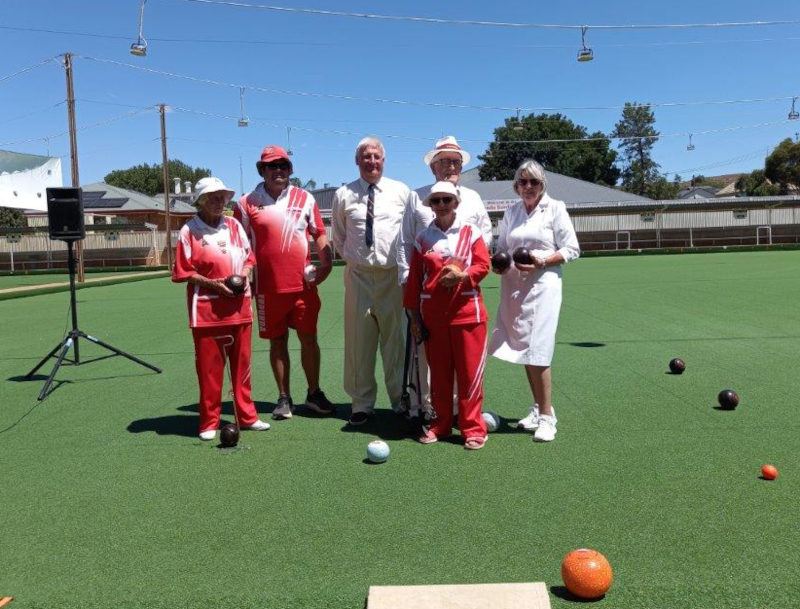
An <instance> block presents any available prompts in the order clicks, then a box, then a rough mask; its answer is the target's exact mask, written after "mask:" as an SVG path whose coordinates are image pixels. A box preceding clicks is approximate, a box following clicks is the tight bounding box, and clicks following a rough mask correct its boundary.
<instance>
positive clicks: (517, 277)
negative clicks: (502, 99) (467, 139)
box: [489, 160, 580, 442]
mask: <svg viewBox="0 0 800 609" xmlns="http://www.w3.org/2000/svg"><path fill="white" fill-rule="evenodd" d="M514 190H516V192H517V194H518V195H519V196H520V197H522V201H520V202H518V203H517V204H515V205H514V206H513V207H510V208H509V209H507V210H506V213H505V215H504V216H503V219H502V220H501V221H500V225H499V236H498V241H497V250H496V251H498V252H500V251H504V252H507V253H508V255H509V256H513V253H514V251H515V250H517V249H518V248H526V249H528V250H530V252H531V257H532V263H531V264H522V263H518V262H514V263H512V264H511V266H510V267H509V268H508V269H506V270H505V271H503V272H501V275H502V279H501V282H500V305H499V306H498V308H497V315H496V318H495V327H494V330H493V331H492V337H491V342H490V344H489V352H490V353H491V354H492V355H494V356H495V357H496V358H498V359H501V360H504V361H507V362H511V363H513V364H522V365H523V366H525V373H526V375H527V377H528V383H529V384H530V388H531V392H532V393H533V398H534V403H533V406H532V407H531V409H530V413H529V414H528V415H527V416H526V417H525V418H523V419H522V420H520V421H519V423H518V424H517V425H518V427H520V428H523V429H525V430H528V431H534V432H535V433H534V436H533V439H534V440H535V441H537V442H549V441H551V440H553V439H555V436H556V413H555V410H554V409H553V405H552V404H551V403H550V399H551V387H552V386H551V377H550V363H551V361H552V359H553V349H554V348H555V339H556V328H557V327H558V315H559V312H560V310H561V267H562V265H564V264H566V263H567V262H569V261H570V260H574V259H575V258H577V257H578V256H580V246H579V245H578V238H577V236H576V235H575V229H574V227H573V226H572V221H571V220H570V218H569V215H568V214H567V208H566V206H565V205H564V202H563V201H557V200H555V199H552V198H550V196H548V194H547V193H546V190H547V178H546V176H545V173H544V169H543V168H542V166H541V165H539V163H537V162H536V161H533V160H526V161H524V162H523V163H522V165H520V166H519V169H517V172H516V173H515V174H514ZM495 272H497V271H495Z"/></svg>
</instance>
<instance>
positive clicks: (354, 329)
mask: <svg viewBox="0 0 800 609" xmlns="http://www.w3.org/2000/svg"><path fill="white" fill-rule="evenodd" d="M405 323H406V316H405V314H404V312H403V291H402V288H401V287H400V286H399V285H397V268H396V267H391V268H388V269H383V268H376V267H365V266H354V265H350V264H348V265H347V267H346V268H345V272H344V390H345V391H346V392H347V394H348V395H349V396H350V398H351V400H352V402H353V412H372V410H373V409H374V408H375V400H376V397H377V394H378V385H377V383H376V381H375V361H376V355H377V350H378V347H379V346H380V350H381V360H382V362H383V380H384V383H385V384H386V393H387V394H388V395H389V401H390V403H391V404H390V405H391V407H392V409H394V410H397V409H398V408H399V407H400V396H401V395H402V392H403V356H404V355H405V338H406V333H405V330H406V328H405Z"/></svg>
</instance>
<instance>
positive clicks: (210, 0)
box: [172, 0, 800, 30]
mask: <svg viewBox="0 0 800 609" xmlns="http://www.w3.org/2000/svg"><path fill="white" fill-rule="evenodd" d="M172 1H173V2H191V3H195V4H206V5H217V6H228V7H235V8H248V9H258V10H266V11H274V12H282V13H296V14H304V15H321V16H325V17H351V18H357V19H377V20H383V21H407V22H414V23H433V24H438V25H478V26H488V27H503V28H520V29H559V30H581V29H582V28H591V29H594V30H635V29H639V30H643V29H646V30H652V29H700V28H731V27H760V26H774V25H800V20H781V21H733V22H717V23H655V24H629V25H591V24H581V25H570V24H564V23H515V22H507V21H478V20H469V19H437V18H434V17H411V16H407V17H406V16H401V15H380V14H375V13H353V12H345V11H330V10H322V9H311V8H290V7H286V6H272V5H266V4H246V3H244V2H230V1H223V0H172Z"/></svg>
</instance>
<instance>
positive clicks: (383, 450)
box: [367, 440, 389, 463]
mask: <svg viewBox="0 0 800 609" xmlns="http://www.w3.org/2000/svg"><path fill="white" fill-rule="evenodd" d="M388 458H389V445H388V444H387V443H386V442H384V441H383V440H373V441H372V442H370V443H369V444H367V460H369V461H371V462H372V463H383V462H384V461H386V459H388Z"/></svg>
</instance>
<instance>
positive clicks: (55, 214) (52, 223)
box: [47, 188, 86, 241]
mask: <svg viewBox="0 0 800 609" xmlns="http://www.w3.org/2000/svg"><path fill="white" fill-rule="evenodd" d="M47 226H48V228H49V229H50V239H52V240H53V241H56V240H58V241H80V240H81V239H83V238H84V237H86V228H85V227H84V225H83V189H81V188H48V189H47Z"/></svg>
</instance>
